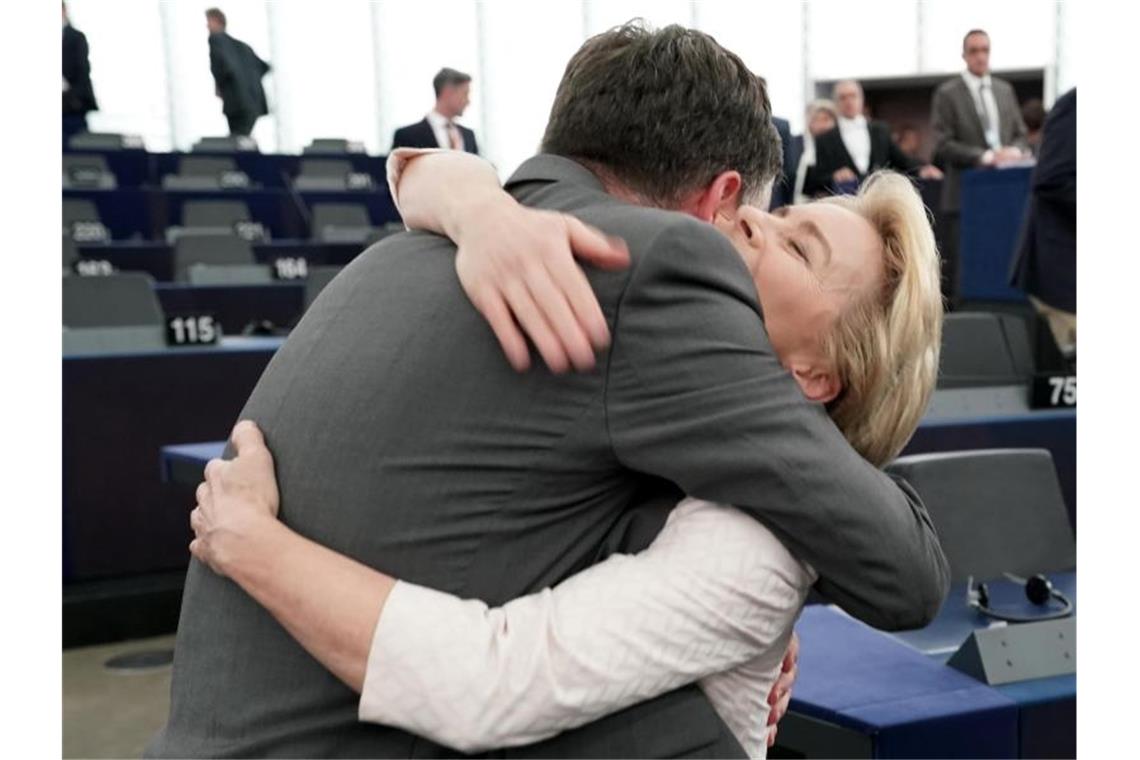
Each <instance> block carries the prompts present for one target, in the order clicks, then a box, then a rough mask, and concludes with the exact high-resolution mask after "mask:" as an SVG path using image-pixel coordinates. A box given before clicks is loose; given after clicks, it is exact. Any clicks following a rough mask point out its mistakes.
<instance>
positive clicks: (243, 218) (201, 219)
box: [182, 201, 250, 230]
mask: <svg viewBox="0 0 1140 760" xmlns="http://www.w3.org/2000/svg"><path fill="white" fill-rule="evenodd" d="M249 219H250V215H249V206H248V205H246V202H245V201H186V203H185V204H184V205H183V206H182V226H183V227H194V228H196V229H204V228H224V229H228V230H232V229H233V228H234V225H236V224H238V223H239V222H248V221H249Z"/></svg>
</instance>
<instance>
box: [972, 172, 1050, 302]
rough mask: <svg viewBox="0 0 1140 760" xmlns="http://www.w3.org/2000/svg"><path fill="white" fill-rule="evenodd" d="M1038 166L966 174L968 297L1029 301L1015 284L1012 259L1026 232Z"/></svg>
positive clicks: (988, 299)
mask: <svg viewBox="0 0 1140 760" xmlns="http://www.w3.org/2000/svg"><path fill="white" fill-rule="evenodd" d="M1032 171H1033V170H1032V169H1031V168H1028V167H1016V168H1009V169H990V170H985V169H981V170H974V171H968V172H965V173H964V174H963V175H962V220H961V225H962V226H961V237H960V244H959V249H960V251H961V253H960V256H961V264H960V266H961V296H962V298H963V299H965V300H967V301H1013V302H1019V303H1024V302H1025V300H1026V298H1025V294H1024V293H1022V292H1021V291H1020V290H1017V289H1016V288H1012V287H1010V286H1009V284H1008V283H1009V262H1010V259H1011V257H1012V256H1013V250H1014V247H1015V246H1016V245H1017V240H1018V236H1019V235H1020V234H1021V221H1022V217H1023V216H1024V213H1025V204H1026V201H1027V200H1028V198H1029V176H1030V174H1031V173H1032Z"/></svg>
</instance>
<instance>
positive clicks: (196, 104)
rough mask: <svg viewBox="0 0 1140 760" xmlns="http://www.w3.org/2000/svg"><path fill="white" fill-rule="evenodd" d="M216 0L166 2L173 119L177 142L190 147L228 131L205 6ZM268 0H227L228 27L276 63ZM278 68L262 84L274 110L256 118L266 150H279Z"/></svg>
mask: <svg viewBox="0 0 1140 760" xmlns="http://www.w3.org/2000/svg"><path fill="white" fill-rule="evenodd" d="M212 5H214V3H203V2H195V3H190V2H178V3H170V2H162V3H159V7H160V8H161V12H162V25H163V31H164V41H165V44H166V67H167V73H168V83H169V85H170V103H171V108H170V121H171V132H172V137H173V143H174V147H175V148H177V149H178V150H189V149H190V148H191V146H192V145H193V144H194V143H195V142H197V141H198V140H199V139H201V138H202V137H207V136H214V135H224V134H227V133H228V126H227V124H226V119H225V117H224V116H223V115H222V101H221V100H220V99H219V98H218V97H217V95H216V94H215V93H214V78H213V76H212V75H211V74H210V46H209V42H208V41H207V38H208V36H209V34H208V32H207V30H206V15H205V10H206V8H209V7H211V6H212ZM266 10H267V8H266V4H265V2H264V1H263V0H228V2H226V3H225V14H226V28H227V31H228V32H229V33H230V34H232V35H233V36H234V37H236V38H238V39H240V40H242V41H243V42H245V43H246V44H247V45H249V46H250V47H252V48H253V50H254V52H255V53H257V54H258V55H259V56H260V57H261V58H262V59H264V60H266V61H269V63H270V65H273V64H274V61H273V55H272V51H271V48H270V44H269V18H268V15H267V13H266ZM274 80H275V76H274V74H273V72H272V71H271V72H270V75H269V76H268V77H266V78H265V79H264V80H263V81H262V84H263V85H264V87H265V92H266V96H267V98H268V100H269V107H270V115H269V116H268V117H262V118H261V119H258V120H257V124H256V126H255V127H254V131H253V137H254V138H255V139H256V140H257V144H258V145H259V146H261V149H262V150H264V151H276V150H278V144H277V119H276V116H275V113H274V111H275V107H276V103H275V101H274V87H273V84H274Z"/></svg>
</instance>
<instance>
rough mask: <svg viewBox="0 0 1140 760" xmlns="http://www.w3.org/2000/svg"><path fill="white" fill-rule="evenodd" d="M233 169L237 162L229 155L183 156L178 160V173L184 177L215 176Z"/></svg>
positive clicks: (235, 167) (235, 168)
mask: <svg viewBox="0 0 1140 760" xmlns="http://www.w3.org/2000/svg"><path fill="white" fill-rule="evenodd" d="M233 171H237V164H235V163H234V160H233V158H231V157H230V156H183V157H182V159H181V160H180V161H179V162H178V173H179V174H181V175H182V176H184V177H217V176H218V175H220V174H222V173H224V172H233Z"/></svg>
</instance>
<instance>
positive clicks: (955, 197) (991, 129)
mask: <svg viewBox="0 0 1140 760" xmlns="http://www.w3.org/2000/svg"><path fill="white" fill-rule="evenodd" d="M962 59H963V60H964V61H965V62H966V70H965V71H963V72H962V74H961V75H960V76H956V77H954V78H953V79H951V80H949V81H947V82H943V83H942V85H940V86H939V87H938V89H937V90H935V92H934V101H933V103H932V104H931V115H930V127H931V130H932V131H933V133H934V163H935V164H937V165H939V166H941V167H942V168H943V170H944V171H945V179H944V181H943V183H942V214H943V226H944V230H943V233H944V235H943V240H942V261H943V293H944V294H946V295H947V297H950V298H953V297H955V296H956V295H957V277H958V223H959V211H960V209H961V198H960V195H961V183H962V176H961V174H962V172H963V171H965V170H967V169H975V168H980V167H992V166H1001V165H1003V164H1007V163H1011V162H1016V161H1020V160H1023V159H1024V158H1027V157H1028V156H1029V143H1028V142H1027V140H1026V129H1025V122H1024V121H1023V120H1022V118H1021V107H1020V106H1019V105H1018V104H1017V95H1016V93H1014V91H1013V85H1011V84H1010V83H1009V82H1007V81H1005V80H1004V79H998V78H997V77H994V76H991V74H990V36H989V35H988V34H986V33H985V32H984V31H982V30H981V29H971V30H970V31H969V32H967V33H966V36H965V37H964V38H963V39H962Z"/></svg>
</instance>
